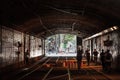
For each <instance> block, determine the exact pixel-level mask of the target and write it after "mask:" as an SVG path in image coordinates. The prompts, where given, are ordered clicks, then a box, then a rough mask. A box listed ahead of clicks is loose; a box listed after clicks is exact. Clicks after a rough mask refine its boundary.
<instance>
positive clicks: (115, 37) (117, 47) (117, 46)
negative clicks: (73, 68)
mask: <svg viewBox="0 0 120 80" xmlns="http://www.w3.org/2000/svg"><path fill="white" fill-rule="evenodd" d="M108 36H109V40H111V41H112V44H111V45H110V46H106V45H105V44H104V41H106V40H108ZM89 41H91V44H89ZM119 41H120V32H119V30H117V31H114V32H111V33H108V34H104V35H101V36H98V37H94V38H92V39H89V40H85V41H84V40H83V45H84V49H86V48H89V49H90V50H91V51H92V50H93V49H97V51H98V52H99V53H100V52H101V50H102V49H104V50H105V51H106V50H107V49H109V50H110V52H111V54H112V56H113V63H112V67H113V68H117V67H118V66H120V65H119V64H120V61H118V60H119V58H118V55H119V54H120V42H119ZM88 45H90V46H91V45H92V48H91V47H89V46H88ZM98 56H100V55H98ZM98 61H100V60H98ZM119 68H120V67H119Z"/></svg>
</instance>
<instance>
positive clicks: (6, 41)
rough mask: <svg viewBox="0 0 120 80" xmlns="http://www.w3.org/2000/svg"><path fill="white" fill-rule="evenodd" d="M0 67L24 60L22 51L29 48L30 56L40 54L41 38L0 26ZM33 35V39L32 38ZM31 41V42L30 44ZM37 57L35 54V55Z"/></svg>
mask: <svg viewBox="0 0 120 80" xmlns="http://www.w3.org/2000/svg"><path fill="white" fill-rule="evenodd" d="M0 31H1V33H0V35H1V36H0V38H1V39H0V42H1V44H0V46H1V47H0V48H1V49H0V50H1V53H0V67H5V66H7V65H11V64H16V63H18V62H22V61H24V52H25V51H26V50H27V49H28V50H30V56H35V55H36V54H42V48H40V47H39V45H41V44H42V42H41V39H40V38H37V37H34V36H30V35H27V34H25V33H22V32H19V31H16V30H13V29H11V28H7V27H5V26H1V30H0ZM32 37H34V39H32ZM30 43H31V44H30ZM36 57H37V56H36Z"/></svg>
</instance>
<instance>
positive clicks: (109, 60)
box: [105, 50, 113, 72]
mask: <svg viewBox="0 0 120 80" xmlns="http://www.w3.org/2000/svg"><path fill="white" fill-rule="evenodd" d="M112 61H113V58H112V54H111V53H110V50H107V51H106V54H105V64H106V66H105V67H106V68H105V69H106V71H107V72H110V71H111V63H112Z"/></svg>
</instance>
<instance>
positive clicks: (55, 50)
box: [45, 34, 76, 56]
mask: <svg viewBox="0 0 120 80" xmlns="http://www.w3.org/2000/svg"><path fill="white" fill-rule="evenodd" d="M45 52H46V53H45V54H46V56H75V55H76V35H72V34H56V35H52V36H50V37H48V38H47V39H46V40H45Z"/></svg>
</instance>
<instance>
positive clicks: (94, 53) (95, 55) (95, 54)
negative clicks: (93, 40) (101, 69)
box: [93, 49, 98, 65]
mask: <svg viewBox="0 0 120 80" xmlns="http://www.w3.org/2000/svg"><path fill="white" fill-rule="evenodd" d="M93 55H94V62H95V65H97V58H98V52H97V50H96V49H94V51H93Z"/></svg>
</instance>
